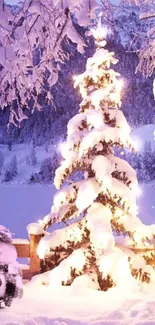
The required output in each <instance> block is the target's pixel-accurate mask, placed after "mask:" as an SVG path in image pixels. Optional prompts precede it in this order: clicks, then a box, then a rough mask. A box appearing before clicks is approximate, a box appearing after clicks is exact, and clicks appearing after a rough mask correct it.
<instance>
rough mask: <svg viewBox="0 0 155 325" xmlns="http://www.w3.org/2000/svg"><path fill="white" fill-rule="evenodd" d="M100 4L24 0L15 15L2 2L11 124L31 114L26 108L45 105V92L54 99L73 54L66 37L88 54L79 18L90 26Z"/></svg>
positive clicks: (1, 58)
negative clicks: (53, 91)
mask: <svg viewBox="0 0 155 325" xmlns="http://www.w3.org/2000/svg"><path fill="white" fill-rule="evenodd" d="M97 6H98V5H97V3H96V1H95V0H89V1H88V0H87V1H83V2H82V1H81V0H76V1H55V0H48V1H46V2H43V1H40V0H25V1H24V2H23V4H22V5H21V7H19V8H17V10H16V13H15V14H13V13H12V12H11V9H10V7H8V6H7V5H6V4H5V3H4V1H3V0H1V1H0V28H1V35H0V64H1V73H0V81H1V83H0V95H1V96H0V105H1V107H2V108H4V107H6V106H10V107H11V109H10V110H11V114H10V122H13V123H15V122H16V121H19V122H20V121H21V120H22V119H23V118H26V116H24V114H23V108H27V109H29V108H30V107H33V108H36V107H37V108H40V103H39V96H40V94H44V96H46V97H47V98H48V100H49V101H51V100H52V95H51V87H52V85H53V84H55V83H56V82H57V79H58V71H59V68H60V66H59V64H60V63H61V62H64V60H65V59H66V58H67V57H68V54H67V52H65V51H64V49H63V48H62V41H63V39H64V38H65V37H68V38H69V39H70V40H71V41H72V42H74V43H76V44H77V49H78V51H80V52H83V51H84V47H85V45H86V44H85V42H84V40H83V38H82V37H81V35H80V34H79V32H78V30H77V28H76V26H75V19H76V20H77V22H78V24H79V25H81V26H86V25H88V24H89V22H90V20H91V19H92V18H93V17H94V10H95V9H96V7H97Z"/></svg>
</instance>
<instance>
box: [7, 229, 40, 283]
mask: <svg viewBox="0 0 155 325" xmlns="http://www.w3.org/2000/svg"><path fill="white" fill-rule="evenodd" d="M40 239H41V236H40V235H30V240H27V239H13V244H14V245H15V247H16V250H17V255H18V257H19V258H28V259H29V264H28V265H24V264H22V271H23V278H24V279H31V277H32V276H33V275H35V274H38V273H40V259H39V257H38V255H37V247H38V244H39V242H40Z"/></svg>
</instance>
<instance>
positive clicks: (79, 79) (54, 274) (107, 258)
mask: <svg viewBox="0 0 155 325" xmlns="http://www.w3.org/2000/svg"><path fill="white" fill-rule="evenodd" d="M94 36H95V38H96V44H97V49H96V52H95V54H94V55H93V57H91V58H89V59H88V60H87V64H86V71H85V72H84V73H82V74H81V75H79V76H76V77H75V84H74V85H75V87H79V89H80V92H81V96H82V102H81V104H80V110H79V114H77V115H75V116H74V117H73V118H72V119H71V120H70V121H69V123H68V135H67V140H66V142H65V143H63V144H62V145H61V153H62V156H63V160H62V162H61V166H60V167H59V168H58V169H57V170H56V174H55V180H54V183H55V186H56V188H57V189H58V192H57V193H56V195H55V196H54V203H53V206H52V209H51V213H50V214H49V215H47V216H46V217H45V218H44V219H43V220H42V221H41V226H43V227H44V229H46V228H47V227H48V226H50V225H51V224H52V223H53V222H57V223H61V222H64V223H66V224H67V226H66V227H65V228H64V229H60V230H55V231H53V232H52V233H49V234H46V235H45V236H44V237H43V238H42V240H41V241H40V244H39V248H38V254H39V256H40V258H41V259H43V260H44V261H45V259H44V258H45V257H47V256H48V260H50V261H51V263H50V268H53V267H54V266H55V265H58V266H57V267H56V268H54V269H53V270H52V271H51V275H50V283H51V284H52V285H53V286H56V285H61V284H63V285H65V284H67V285H68V284H71V283H72V282H73V280H74V283H75V281H77V279H76V280H75V278H77V277H78V276H79V275H80V276H81V277H84V278H87V284H88V285H89V286H91V287H95V288H97V289H99V290H107V289H108V288H109V287H112V286H114V285H117V284H119V283H122V282H123V281H124V282H126V279H127V277H131V275H133V276H134V277H135V278H137V277H138V279H140V280H142V281H146V282H149V280H150V278H151V275H152V274H153V272H152V271H153V268H152V267H151V266H150V265H147V264H146V262H145V259H144V258H143V257H139V256H138V255H136V254H134V253H133V252H132V251H131V250H130V249H126V248H122V246H121V245H118V244H116V242H115V241H116V239H115V238H116V236H115V235H116V234H117V235H120V234H123V235H125V236H126V237H128V238H129V239H130V240H131V243H132V245H135V246H136V245H137V244H139V243H140V244H143V245H145V243H146V241H148V240H151V239H152V238H153V234H154V233H155V228H154V227H153V226H145V225H144V224H143V223H142V222H141V220H140V219H139V218H138V216H137V215H138V209H137V206H136V193H137V191H138V183H137V178H136V172H135V170H134V169H133V168H132V167H131V166H130V165H129V164H128V163H127V162H126V161H125V160H123V159H121V158H119V157H117V156H116V151H118V150H117V148H128V149H131V150H133V149H134V146H133V144H132V140H131V138H130V127H129V125H128V123H127V121H126V119H125V117H124V115H123V113H122V111H121V110H120V107H121V89H122V86H123V82H122V80H121V79H120V75H119V73H117V72H115V71H114V70H113V69H112V68H111V65H115V64H116V63H117V59H115V57H114V53H113V52H109V51H108V50H107V49H105V45H106V41H104V40H102V39H100V34H99V33H98V30H96V31H95V32H94ZM122 150H125V149H122ZM78 171H80V173H78V175H80V179H79V180H78V181H75V173H76V175H77V172H78ZM74 221H75V222H74ZM46 266H47V265H46ZM81 277H80V278H79V277H78V279H81ZM131 278H132V277H131ZM85 282H86V281H85Z"/></svg>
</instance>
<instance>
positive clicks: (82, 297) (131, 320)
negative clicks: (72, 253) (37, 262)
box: [0, 285, 155, 325]
mask: <svg viewBox="0 0 155 325" xmlns="http://www.w3.org/2000/svg"><path fill="white" fill-rule="evenodd" d="M154 306H155V287H154V286H153V285H152V286H150V287H149V286H148V289H147V290H146V289H145V287H142V286H139V287H137V286H134V289H133V287H132V285H130V287H129V285H128V287H126V288H124V287H123V288H122V287H121V288H117V289H111V290H109V291H108V292H106V293H104V292H97V291H93V290H90V289H87V290H82V293H81V292H78V290H76V291H75V290H74V289H72V288H71V287H64V288H60V289H59V290H58V291H56V292H54V291H52V289H51V288H50V287H46V286H42V287H38V286H37V287H34V286H31V285H28V286H27V285H25V288H24V297H23V298H22V299H21V300H17V301H15V302H14V303H13V305H12V306H11V308H8V309H4V310H1V311H0V324H1V325H66V324H68V325H88V324H89V325H154V324H155V308H154Z"/></svg>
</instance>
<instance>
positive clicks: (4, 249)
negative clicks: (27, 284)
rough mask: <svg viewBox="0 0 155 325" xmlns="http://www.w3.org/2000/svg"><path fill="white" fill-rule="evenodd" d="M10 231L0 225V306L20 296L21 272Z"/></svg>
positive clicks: (6, 304) (7, 304)
mask: <svg viewBox="0 0 155 325" xmlns="http://www.w3.org/2000/svg"><path fill="white" fill-rule="evenodd" d="M16 260H17V252H16V249H15V246H14V245H13V244H12V237H11V233H10V231H9V230H8V229H7V228H5V227H3V226H1V225H0V308H2V307H4V306H10V305H11V303H12V300H13V298H16V297H19V298H20V297H22V294H23V290H22V274H21V270H20V267H19V263H18V262H17V261H16Z"/></svg>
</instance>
